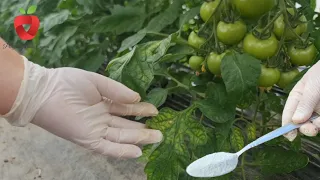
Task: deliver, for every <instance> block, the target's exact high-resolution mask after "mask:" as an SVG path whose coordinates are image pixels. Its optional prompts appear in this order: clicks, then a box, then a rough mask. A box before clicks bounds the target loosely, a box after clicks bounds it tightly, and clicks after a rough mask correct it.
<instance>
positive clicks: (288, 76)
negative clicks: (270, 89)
mask: <svg viewBox="0 0 320 180" xmlns="http://www.w3.org/2000/svg"><path fill="white" fill-rule="evenodd" d="M299 73H300V72H299V70H298V69H294V70H291V71H288V72H282V73H281V76H280V80H279V82H278V83H277V85H278V86H279V87H280V88H282V89H284V88H285V87H287V86H288V85H289V84H291V82H292V81H293V80H294V78H295V77H296V76H297V75H298V74H299Z"/></svg>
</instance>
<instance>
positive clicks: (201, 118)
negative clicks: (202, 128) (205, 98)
mask: <svg viewBox="0 0 320 180" xmlns="http://www.w3.org/2000/svg"><path fill="white" fill-rule="evenodd" d="M203 118H204V116H203V114H202V113H201V117H200V123H202V121H203Z"/></svg>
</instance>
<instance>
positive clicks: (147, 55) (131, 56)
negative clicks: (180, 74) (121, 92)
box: [106, 36, 171, 98]
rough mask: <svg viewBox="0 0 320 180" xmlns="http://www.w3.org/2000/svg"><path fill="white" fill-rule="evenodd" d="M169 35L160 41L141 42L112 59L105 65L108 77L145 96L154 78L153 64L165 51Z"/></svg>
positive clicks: (169, 39)
mask: <svg viewBox="0 0 320 180" xmlns="http://www.w3.org/2000/svg"><path fill="white" fill-rule="evenodd" d="M170 43H171V36H170V37H169V38H166V39H164V40H162V41H152V42H148V43H146V44H141V45H139V46H137V47H136V48H134V49H133V50H132V51H130V52H129V53H127V54H125V55H124V56H121V57H118V58H115V59H113V60H112V61H111V62H110V63H109V64H108V66H107V69H106V70H107V71H108V72H109V74H110V78H112V79H114V80H116V81H118V82H121V83H123V84H125V85H126V86H127V87H129V88H131V89H132V90H134V91H136V92H138V93H139V94H140V95H141V96H142V98H145V97H146V90H147V89H148V88H149V86H150V83H151V82H152V80H153V78H154V71H153V65H154V63H155V62H156V61H157V60H159V59H160V58H161V57H162V56H163V55H164V54H165V53H166V51H167V49H168V47H169V45H170Z"/></svg>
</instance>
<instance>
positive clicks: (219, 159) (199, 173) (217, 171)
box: [187, 152, 238, 177]
mask: <svg viewBox="0 0 320 180" xmlns="http://www.w3.org/2000/svg"><path fill="white" fill-rule="evenodd" d="M237 164H238V156H237V154H233V153H225V152H219V153H213V154H209V155H206V156H204V157H202V158H201V159H198V160H197V161H195V162H193V163H192V164H190V165H189V166H188V167H187V173H188V174H189V175H190V176H193V177H217V176H221V175H224V174H228V173H229V172H231V171H233V170H234V169H235V168H236V167H237Z"/></svg>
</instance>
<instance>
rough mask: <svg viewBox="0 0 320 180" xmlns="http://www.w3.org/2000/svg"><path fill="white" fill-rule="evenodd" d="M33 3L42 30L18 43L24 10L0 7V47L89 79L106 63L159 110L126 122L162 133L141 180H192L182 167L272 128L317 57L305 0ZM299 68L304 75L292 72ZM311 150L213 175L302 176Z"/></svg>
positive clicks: (251, 158) (269, 146)
mask: <svg viewBox="0 0 320 180" xmlns="http://www.w3.org/2000/svg"><path fill="white" fill-rule="evenodd" d="M33 2H37V3H38V9H39V14H37V15H38V16H39V17H40V19H41V22H42V27H41V29H40V31H39V33H38V35H37V37H36V38H35V39H34V40H32V41H28V42H23V41H20V40H19V39H17V38H16V36H15V34H14V33H12V32H14V30H13V26H11V24H12V18H11V17H14V16H15V15H16V14H19V12H18V11H17V12H16V10H18V9H19V8H20V6H21V5H24V6H27V5H28V3H27V2H26V1H22V0H21V1H20V2H18V1H10V0H4V1H3V2H1V3H0V4H1V5H2V6H1V9H0V11H1V13H0V23H1V24H3V26H1V27H0V34H1V36H2V37H3V38H5V40H6V41H7V42H8V43H10V44H12V46H13V47H22V46H27V49H26V51H23V52H25V55H26V56H28V58H29V59H31V60H33V61H35V62H36V63H38V64H40V65H44V66H47V67H61V66H71V67H78V68H81V69H85V70H90V71H95V72H96V71H98V70H99V69H100V70H101V65H102V64H104V62H105V60H106V59H107V60H108V64H107V67H106V68H105V67H104V68H103V69H105V72H104V75H105V76H108V77H110V78H112V79H114V80H116V81H118V82H121V83H123V84H124V85H126V86H127V87H129V88H131V89H133V90H134V91H136V92H138V93H139V94H140V95H141V97H142V101H145V102H150V103H152V104H154V105H155V106H156V107H158V108H159V110H160V113H159V115H158V116H156V117H153V118H151V119H149V118H142V117H133V118H132V120H136V121H142V122H145V123H146V124H147V126H148V127H149V128H153V129H158V130H161V131H162V132H163V134H164V139H163V141H162V142H161V143H158V144H153V145H148V146H144V147H143V156H142V157H141V158H140V160H141V161H142V162H144V163H145V174H146V176H147V179H148V180H171V179H178V180H187V179H190V180H191V179H195V178H193V177H190V176H189V175H188V174H187V173H186V171H185V168H186V167H187V165H189V164H190V163H191V162H192V161H194V160H196V159H198V158H200V157H202V156H205V155H207V154H210V153H214V152H221V151H224V152H236V151H238V150H239V149H241V148H243V146H244V145H246V144H248V143H249V142H252V141H254V140H256V139H257V138H259V137H260V136H262V135H264V134H265V133H267V132H270V131H272V130H274V129H275V128H277V127H280V126H281V115H282V111H283V108H284V103H285V100H286V97H287V96H288V93H289V92H290V89H291V88H292V87H293V86H294V85H295V84H296V83H297V82H298V80H299V79H300V78H301V77H302V75H303V74H304V73H305V72H306V71H307V70H308V69H309V68H310V66H312V65H313V63H314V62H316V60H317V59H319V49H320V43H319V37H320V31H319V26H320V23H319V17H318V18H316V16H315V15H319V14H318V13H316V12H314V8H315V2H314V1H312V0H310V1H309V0H303V1H302V0H226V1H221V0H207V1H203V0H158V1H151V0H135V1H122V0H119V1H112V0H110V1H106V0H95V1H80V0H65V1H52V0H42V1H36V0H34V1H33ZM295 3H299V4H300V5H301V6H302V7H301V8H296V7H295V6H294V4H295ZM7 7H11V8H7ZM211 16H212V17H213V18H212V21H211V20H209V18H210V17H211ZM88 24H90V28H88ZM31 49H32V50H31ZM301 65H307V66H309V67H306V68H305V67H304V68H305V70H303V71H301V72H299V71H298V70H297V69H298V68H301V67H299V66H301ZM275 85H277V86H278V87H277V86H275ZM279 88H280V90H279ZM279 91H281V92H280V93H279ZM174 98H176V99H178V100H179V102H176V101H175V100H176V99H174ZM170 102H174V103H171V105H170ZM310 142H320V141H319V138H318V137H314V138H309V139H308V141H306V137H304V136H298V138H297V139H296V140H295V141H293V142H289V141H287V140H286V139H284V138H283V137H279V138H277V139H275V140H273V141H270V142H268V143H265V144H263V145H261V146H259V147H256V148H253V149H252V150H250V152H249V151H248V152H247V153H245V154H243V155H242V156H241V157H240V158H239V166H238V167H237V169H236V170H235V171H233V172H231V173H229V174H226V175H224V176H222V177H219V178H221V179H225V180H227V179H272V178H275V179H290V178H291V177H292V175H294V174H293V173H292V172H295V171H296V170H301V171H303V170H304V169H306V168H308V167H306V166H307V164H308V162H309V157H308V156H307V155H308V153H306V151H305V149H306V148H301V147H306V146H307V145H308V143H310ZM312 147H313V146H312ZM311 165H312V164H310V163H309V166H311ZM312 167H313V166H312ZM253 172H254V173H253ZM315 178H316V177H315ZM315 178H314V179H315ZM213 179H217V178H213ZM300 179H305V178H300Z"/></svg>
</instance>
